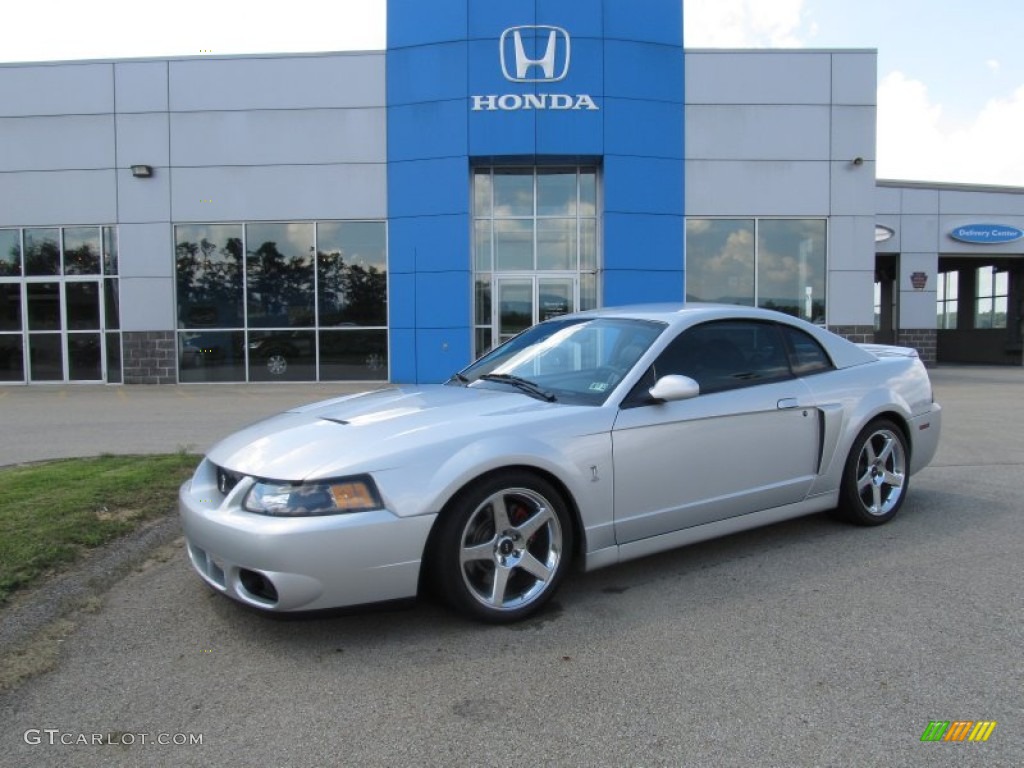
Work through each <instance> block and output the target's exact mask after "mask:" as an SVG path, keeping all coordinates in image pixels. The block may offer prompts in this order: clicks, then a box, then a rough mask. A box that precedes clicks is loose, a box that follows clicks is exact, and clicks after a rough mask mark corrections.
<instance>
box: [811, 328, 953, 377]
mask: <svg viewBox="0 0 1024 768" xmlns="http://www.w3.org/2000/svg"><path fill="white" fill-rule="evenodd" d="M829 330H830V331H832V333H834V334H837V335H839V336H842V337H843V338H844V339H849V340H850V341H853V342H856V343H857V344H873V343H874V341H875V329H874V328H873V327H872V326H870V325H833V326H829ZM938 338H939V332H938V331H936V330H934V329H925V328H910V329H906V330H902V331H899V332H897V336H896V344H897V346H900V347H911V348H912V349H916V350H917V354H918V355H919V356H920V358H921V362H923V363H924V364H925V365H927V366H929V367H930V366H933V365H935V362H936V359H937V345H938Z"/></svg>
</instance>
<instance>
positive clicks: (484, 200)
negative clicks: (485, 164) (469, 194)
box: [473, 168, 492, 218]
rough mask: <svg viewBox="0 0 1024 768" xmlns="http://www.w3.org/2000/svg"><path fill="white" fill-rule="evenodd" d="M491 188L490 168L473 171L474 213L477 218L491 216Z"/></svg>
mask: <svg viewBox="0 0 1024 768" xmlns="http://www.w3.org/2000/svg"><path fill="white" fill-rule="evenodd" d="M491 186H492V185H491V171H490V169H489V168H478V169H477V170H475V171H473V211H474V212H475V213H476V215H477V216H486V217H488V218H489V217H490V216H491Z"/></svg>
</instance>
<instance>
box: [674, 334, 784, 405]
mask: <svg viewBox="0 0 1024 768" xmlns="http://www.w3.org/2000/svg"><path fill="white" fill-rule="evenodd" d="M668 374H681V375H683V376H689V377H690V378H691V379H694V380H695V381H696V382H697V383H698V384H699V385H700V392H701V394H702V395H706V394H712V393H715V392H723V391H726V390H730V389H738V388H740V387H749V386H753V385H755V384H764V383H767V382H771V381H780V380H782V379H788V378H790V377H791V376H792V373H791V372H790V368H789V361H788V358H787V355H786V348H785V346H784V342H783V339H782V336H781V334H780V332H779V329H778V327H777V326H776V325H775V324H774V323H758V322H747V321H738V320H726V321H722V322H712V323H704V324H702V325H698V326H695V327H693V328H690V329H688V330H685V331H683V332H682V333H681V334H680V335H679V336H678V337H677V338H675V339H674V340H673V341H672V343H671V344H669V345H668V346H667V347H666V348H665V351H664V352H662V353H661V355H659V356H658V359H657V360H656V361H655V362H654V378H655V379H659V378H661V377H662V376H666V375H668Z"/></svg>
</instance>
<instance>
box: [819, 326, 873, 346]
mask: <svg viewBox="0 0 1024 768" xmlns="http://www.w3.org/2000/svg"><path fill="white" fill-rule="evenodd" d="M828 329H829V330H830V331H832V333H834V334H836V336H842V337H843V338H844V339H849V340H850V341H852V342H855V343H857V344H873V343H874V341H875V327H874V326H873V325H830V326H829V327H828Z"/></svg>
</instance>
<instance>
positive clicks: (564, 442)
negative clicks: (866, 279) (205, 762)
mask: <svg viewBox="0 0 1024 768" xmlns="http://www.w3.org/2000/svg"><path fill="white" fill-rule="evenodd" d="M941 415H942V412H941V409H940V407H939V406H938V405H937V404H936V403H935V401H934V399H933V397H932V388H931V384H930V382H929V380H928V375H927V373H926V371H925V368H924V365H922V363H921V361H920V360H919V359H918V357H917V354H916V353H915V352H914V351H913V350H910V349H904V348H899V347H882V346H868V345H856V344H853V343H851V342H849V341H846V340H844V339H841V338H839V337H838V336H835V335H833V334H831V333H830V332H828V331H826V330H824V329H822V328H819V327H817V326H814V325H810V324H808V323H805V322H802V321H800V320H796V319H794V318H792V317H789V316H788V315H783V314H779V313H776V312H771V311H768V310H758V309H750V308H745V307H732V306H714V305H699V304H687V305H686V306H685V307H678V306H674V307H668V306H639V307H629V308H621V309H604V310H596V311H591V312H582V313H579V314H574V315H565V316H562V317H558V318H556V319H553V320H549V321H547V322H543V323H540V324H539V325H536V326H534V327H533V328H530V329H529V330H527V331H525V332H523V333H522V334H520V335H519V336H516V337H515V338H513V339H512V340H510V341H508V342H507V343H505V344H503V345H502V346H500V347H498V348H497V349H495V350H493V351H492V352H490V353H488V354H487V355H485V356H484V357H482V358H480V359H479V360H478V361H476V362H475V363H473V364H472V365H470V366H469V367H468V368H466V369H464V370H463V371H461V372H459V373H456V374H455V375H454V376H452V378H451V379H450V380H449V381H448V382H447V383H446V384H443V385H430V386H417V387H393V388H387V389H381V390H378V391H374V392H367V393H364V394H358V395H351V396H347V397H340V398H336V399H333V400H328V401H325V402H321V403H316V404H313V405H308V406H305V407H302V408H297V409H295V410H292V411H288V412H287V413H283V414H281V415H279V416H275V417H273V418H271V419H268V420H266V421H264V422H261V423H259V424H256V425H254V426H251V427H249V428H247V429H244V430H242V431H241V432H239V433H237V434H235V435H233V436H231V437H229V438H227V439H226V440H224V441H223V442H221V443H219V444H218V445H217V446H215V447H214V448H213V449H212V450H211V451H210V453H209V455H207V456H206V458H205V459H203V461H202V463H201V464H200V465H199V467H198V469H197V470H196V472H195V476H194V477H193V478H192V479H191V480H190V481H189V482H186V483H185V484H184V485H183V486H182V488H181V493H180V511H181V519H182V524H183V526H184V530H185V536H186V538H187V548H188V556H189V559H190V560H191V562H192V565H193V566H194V567H195V569H196V571H197V572H198V573H199V575H200V576H202V578H203V579H205V580H206V582H207V583H208V584H210V585H211V586H212V587H213V588H214V589H215V590H217V591H219V592H222V593H224V594H225V595H228V596H230V597H232V598H234V599H236V600H239V601H241V602H243V603H246V604H248V605H251V606H255V607H258V608H262V609H266V610H268V611H307V610H316V609H322V608H332V607H340V606H350V605H358V604H361V603H369V602H381V601H387V600H393V599H402V598H410V597H414V596H415V595H416V594H417V592H418V590H419V589H420V587H421V586H433V588H434V589H435V590H436V592H437V593H438V594H439V595H441V596H442V597H443V598H444V599H445V600H446V601H447V602H449V603H450V604H451V606H452V607H454V608H455V609H457V610H459V611H461V612H463V613H465V614H467V615H469V616H472V617H475V618H478V619H481V620H484V621H490V622H509V621H515V620H517V619H522V618H524V617H526V616H528V615H530V614H531V613H533V612H535V611H537V610H538V609H539V608H540V607H541V606H542V605H544V603H545V602H546V601H547V600H548V599H550V598H551V596H552V594H553V593H554V592H555V590H556V589H557V588H558V585H559V583H560V582H561V581H562V578H563V577H564V576H565V574H566V571H567V570H568V569H569V567H570V564H571V563H572V561H576V563H577V564H579V565H580V566H582V568H583V569H584V570H592V569H594V568H600V567H603V566H607V565H613V564H615V563H619V562H622V561H624V560H629V559H631V558H635V557H641V556H643V555H648V554H651V553H654V552H660V551H662V550H666V549H670V548H673V547H679V546H682V545H684V544H691V543H693V542H697V541H702V540H705V539H710V538H713V537H716V536H723V535H726V534H730V533H734V532H736V531H741V530H744V529H747V528H753V527H755V526H761V525H767V524H770V523H774V522H777V521H780V520H785V519H788V518H792V517H797V516H799V515H806V514H810V513H813V512H819V511H822V510H836V512H837V513H839V514H840V515H841V516H843V517H844V518H846V519H847V520H850V521H851V522H854V523H859V524H861V525H879V524H881V523H884V522H886V521H888V520H890V519H892V517H893V516H894V515H895V514H896V513H897V512H898V511H899V508H900V506H901V505H902V503H903V500H904V499H905V498H906V495H907V489H908V483H909V479H910V476H911V475H912V474H914V473H915V472H917V471H918V470H920V469H921V468H923V467H925V466H926V465H927V464H928V462H929V461H931V459H932V457H933V456H934V455H935V450H936V447H937V444H938V440H939V432H940V427H941Z"/></svg>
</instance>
